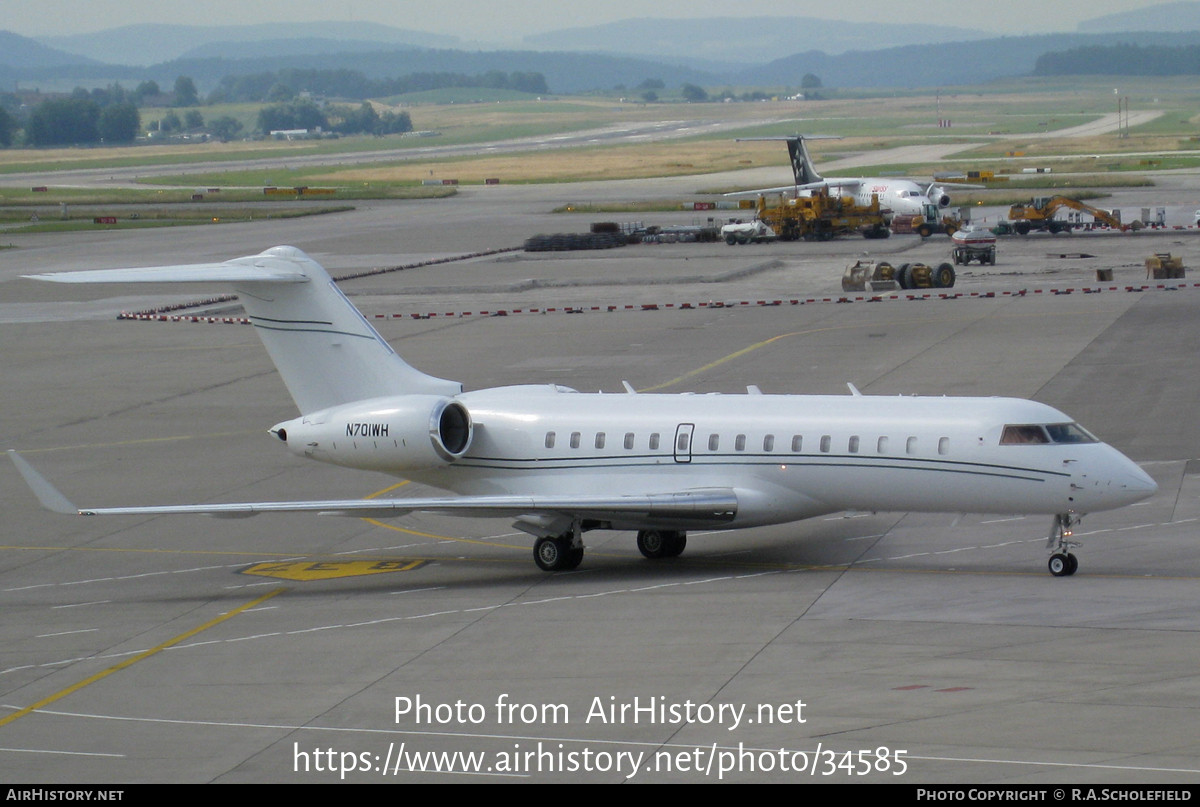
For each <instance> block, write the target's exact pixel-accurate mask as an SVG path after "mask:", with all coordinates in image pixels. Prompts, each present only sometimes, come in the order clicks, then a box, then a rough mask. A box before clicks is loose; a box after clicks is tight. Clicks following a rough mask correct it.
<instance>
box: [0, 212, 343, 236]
mask: <svg viewBox="0 0 1200 807" xmlns="http://www.w3.org/2000/svg"><path fill="white" fill-rule="evenodd" d="M353 209H354V207H353V206H352V205H325V206H322V207H308V208H303V209H296V208H273V209H269V210H264V209H262V208H254V207H244V208H238V207H228V206H223V207H221V208H220V209H214V210H203V209H198V208H196V207H184V206H182V205H161V206H156V207H151V208H149V209H142V210H138V211H137V212H136V213H131V212H130V211H129V209H128V208H125V207H121V208H105V207H86V206H82V205H81V206H78V207H70V208H68V211H67V216H66V218H63V217H61V216H60V215H54V216H53V217H50V216H47V215H46V213H45V211H37V210H28V209H22V208H4V209H3V210H0V232H3V233H4V234H6V235H13V234H16V233H60V232H77V231H80V230H89V231H94V230H133V229H145V228H148V227H179V226H192V225H202V224H209V225H212V224H229V223H233V222H241V221H254V220H255V219H259V220H262V219H291V218H298V217H301V216H319V215H323V214H327V213H342V212H345V211H347V210H353ZM95 218H115V219H116V221H115V222H113V223H108V224H96V223H95V221H94V219H95Z"/></svg>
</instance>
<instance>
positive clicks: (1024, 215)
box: [993, 196, 1129, 235]
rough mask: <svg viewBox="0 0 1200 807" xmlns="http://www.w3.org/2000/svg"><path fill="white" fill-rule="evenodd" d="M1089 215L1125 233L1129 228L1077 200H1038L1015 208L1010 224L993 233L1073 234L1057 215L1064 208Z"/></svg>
mask: <svg viewBox="0 0 1200 807" xmlns="http://www.w3.org/2000/svg"><path fill="white" fill-rule="evenodd" d="M1064 207H1065V208H1069V209H1071V210H1078V211H1079V212H1081V213H1087V214H1088V215H1090V216H1092V218H1094V219H1095V220H1096V221H1098V222H1101V223H1103V224H1107V225H1108V226H1109V227H1115V228H1116V229H1118V230H1121V231H1125V230H1128V229H1129V227H1127V226H1125V225H1123V224H1122V223H1121V217H1120V216H1119V215H1117V214H1115V213H1110V212H1109V211H1107V210H1101V209H1100V208H1098V207H1092V206H1091V205H1088V204H1084V203H1083V202H1081V201H1079V200H1078V199H1071V198H1069V197H1067V196H1039V197H1037V198H1035V199H1030V200H1029V201H1028V202H1025V203H1023V204H1015V205H1013V206H1012V207H1011V208H1009V210H1008V221H1002V222H1000V224H999V225H997V226H996V228H995V230H994V231H993V232H995V233H996V235H1007V234H1008V233H1011V232H1015V233H1017V234H1018V235H1025V234H1026V233H1029V232H1030V231H1032V230H1049V231H1050V232H1052V233H1063V232H1070V231H1071V229H1072V228H1073V227H1075V226H1076V225H1074V224H1072V223H1071V222H1069V221H1058V220H1056V219H1055V218H1054V214H1055V213H1057V212H1058V211H1059V210H1062V209H1063V208H1064Z"/></svg>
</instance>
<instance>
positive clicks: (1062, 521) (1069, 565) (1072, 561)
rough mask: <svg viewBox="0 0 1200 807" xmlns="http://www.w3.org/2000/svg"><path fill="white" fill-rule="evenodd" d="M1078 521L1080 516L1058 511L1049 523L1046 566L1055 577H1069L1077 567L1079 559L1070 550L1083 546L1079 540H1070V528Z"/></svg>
mask: <svg viewBox="0 0 1200 807" xmlns="http://www.w3.org/2000/svg"><path fill="white" fill-rule="evenodd" d="M1079 521H1080V517H1079V516H1076V515H1074V514H1072V513H1059V514H1058V515H1056V516H1055V517H1054V523H1053V524H1051V525H1050V540H1049V541H1047V542H1046V548H1047V549H1049V550H1050V551H1051V554H1050V561H1049V563H1048V564H1047V566H1048V567H1049V569H1050V574H1052V575H1054V576H1055V577H1070V576H1071V575H1073V574H1075V572H1076V570H1077V569H1079V559H1078V558H1076V557H1075V556H1074V555H1072V554H1071V550H1072V549H1075V548H1077V547H1080V546H1083V544H1081V543H1080V542H1079V541H1072V540H1071V536H1072V535H1074V530H1073V529H1072V528H1073V527H1074V526H1075V525H1076V524H1078V523H1079Z"/></svg>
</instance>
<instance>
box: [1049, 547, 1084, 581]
mask: <svg viewBox="0 0 1200 807" xmlns="http://www.w3.org/2000/svg"><path fill="white" fill-rule="evenodd" d="M1047 565H1048V566H1049V567H1050V574H1052V575H1054V576H1055V577H1070V576H1071V575H1073V574H1075V572H1076V571H1078V570H1079V558H1077V557H1075V556H1074V555H1072V554H1071V553H1070V552H1068V553H1066V554H1063V553H1062V552H1056V553H1054V554H1053V555H1051V556H1050V562H1049V563H1048V564H1047Z"/></svg>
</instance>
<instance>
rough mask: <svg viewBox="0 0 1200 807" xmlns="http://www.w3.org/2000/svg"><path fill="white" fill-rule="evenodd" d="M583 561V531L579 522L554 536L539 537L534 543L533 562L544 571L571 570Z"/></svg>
mask: <svg viewBox="0 0 1200 807" xmlns="http://www.w3.org/2000/svg"><path fill="white" fill-rule="evenodd" d="M582 561H583V531H582V530H580V529H579V523H578V522H576V523H575V525H574V526H573V527H572V528H571V529H570V530H568V531H567V532H564V533H563V534H562V535H557V536H554V537H546V538H538V539H537V541H535V542H534V544H533V562H534V563H536V564H537V565H538V568H539V569H541V570H542V571H543V572H569V571H571V570H572V569H575V568H578V566H579V564H580V562H582Z"/></svg>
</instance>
